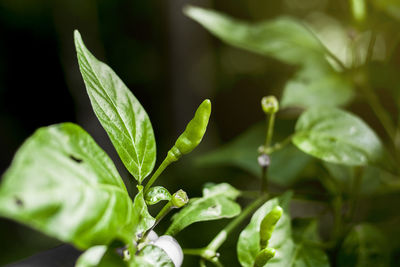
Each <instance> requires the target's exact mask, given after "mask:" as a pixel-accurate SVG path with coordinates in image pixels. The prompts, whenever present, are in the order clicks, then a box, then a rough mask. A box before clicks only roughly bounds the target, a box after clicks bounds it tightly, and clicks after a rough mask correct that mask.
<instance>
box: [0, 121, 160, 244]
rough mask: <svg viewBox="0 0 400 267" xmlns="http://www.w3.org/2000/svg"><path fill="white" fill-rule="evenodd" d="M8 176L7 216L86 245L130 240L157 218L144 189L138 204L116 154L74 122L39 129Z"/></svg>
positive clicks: (2, 200) (1, 194)
mask: <svg viewBox="0 0 400 267" xmlns="http://www.w3.org/2000/svg"><path fill="white" fill-rule="evenodd" d="M3 178H4V180H3V183H2V185H1V187H0V215H1V216H4V217H8V218H11V219H15V220H17V221H19V222H22V223H25V224H28V225H29V226H31V227H33V228H35V229H37V230H40V231H42V232H44V233H46V234H48V235H50V236H53V237H56V238H58V239H60V240H62V241H65V242H71V243H73V244H74V245H75V246H77V247H78V248H80V249H87V248H90V247H92V246H95V245H106V244H108V243H109V242H111V241H112V240H114V239H121V240H123V241H125V243H130V242H131V241H132V238H133V237H134V236H135V235H137V234H138V232H140V231H142V230H143V229H144V228H148V227H150V226H151V225H150V224H152V223H153V222H154V219H153V218H152V217H151V216H150V215H149V214H148V212H147V208H146V205H145V204H144V200H143V193H142V192H140V193H139V194H138V195H137V197H136V198H135V203H134V205H132V200H131V199H130V197H129V195H128V192H127V191H126V188H125V185H124V184H123V182H122V179H121V178H120V176H119V174H118V172H117V170H116V168H115V166H114V164H113V163H112V161H111V160H110V158H109V157H108V156H107V155H106V154H105V152H104V151H103V150H102V149H101V148H100V147H99V146H98V145H97V144H96V143H95V142H94V140H93V139H92V138H91V137H90V135H89V134H87V133H86V132H85V131H84V130H83V129H82V128H80V127H79V126H78V125H75V124H72V123H63V124H58V125H53V126H49V127H44V128H41V129H39V130H37V131H36V132H35V134H34V135H33V136H31V137H30V138H29V139H28V140H27V141H26V142H25V143H24V144H23V146H22V147H21V148H20V149H19V150H18V152H17V154H16V156H15V158H14V160H13V162H12V165H11V167H10V168H9V169H8V170H7V172H6V173H5V175H4V177H3ZM149 225H150V226H149Z"/></svg>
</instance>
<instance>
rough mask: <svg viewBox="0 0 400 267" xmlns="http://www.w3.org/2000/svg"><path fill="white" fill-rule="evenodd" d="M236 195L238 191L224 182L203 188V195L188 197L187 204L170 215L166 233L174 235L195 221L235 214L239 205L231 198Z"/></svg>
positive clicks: (238, 209) (228, 216) (227, 216)
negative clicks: (170, 218) (169, 223)
mask: <svg viewBox="0 0 400 267" xmlns="http://www.w3.org/2000/svg"><path fill="white" fill-rule="evenodd" d="M238 195H239V191H238V190H236V189H235V188H233V187H232V186H231V185H229V184H226V183H222V184H217V185H214V186H211V187H206V188H204V190H203V197H201V198H192V199H190V201H189V204H188V205H186V206H185V207H184V208H183V209H182V210H181V211H180V212H179V213H177V214H175V215H174V216H173V217H172V223H171V225H170V226H169V228H168V230H167V232H166V234H167V235H176V234H177V233H178V232H180V231H181V230H182V229H184V228H185V227H187V226H189V225H191V224H192V223H195V222H201V221H211V220H218V219H222V218H232V217H234V216H237V215H238V214H239V213H240V206H239V205H238V204H237V203H236V202H235V201H233V200H234V199H235V198H236V197H237V196H238Z"/></svg>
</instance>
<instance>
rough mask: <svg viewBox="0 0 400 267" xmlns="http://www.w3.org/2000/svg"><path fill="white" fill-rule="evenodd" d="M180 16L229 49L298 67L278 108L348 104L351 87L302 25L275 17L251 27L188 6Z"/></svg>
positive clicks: (293, 20)
mask: <svg viewBox="0 0 400 267" xmlns="http://www.w3.org/2000/svg"><path fill="white" fill-rule="evenodd" d="M184 12H185V13H186V15H188V16H189V17H190V18H192V19H194V20H195V21H197V22H198V23H200V24H201V25H202V26H203V27H205V28H206V29H207V30H209V31H210V32H211V33H212V34H214V35H215V36H216V37H218V38H220V39H221V40H222V41H224V42H226V43H228V44H230V45H233V46H235V47H239V48H242V49H246V50H248V51H251V52H254V53H258V54H261V55H264V56H269V57H273V58H275V59H278V60H280V61H282V62H285V63H288V64H292V65H299V66H301V68H300V71H299V72H298V73H297V74H296V75H295V77H294V78H293V79H292V80H290V81H289V82H288V83H287V84H286V85H285V89H284V92H283V97H282V101H281V106H282V107H290V106H296V107H301V108H309V107H313V106H316V105H320V106H341V105H345V104H347V103H348V102H349V101H351V100H352V98H353V96H354V93H353V86H352V84H351V83H350V81H349V80H348V79H347V78H346V77H345V75H343V74H342V73H340V72H338V71H336V70H335V69H334V68H333V67H332V65H331V61H332V59H331V58H330V57H329V56H328V55H327V53H326V49H325V48H324V46H323V45H321V42H320V40H318V39H317V38H316V36H315V34H314V33H312V32H311V30H310V29H309V28H308V26H306V24H305V23H304V22H302V21H299V20H297V19H294V18H290V17H279V18H276V19H273V20H268V21H263V22H259V23H252V24H251V23H247V22H244V21H240V20H237V19H234V18H231V17H229V16H226V15H223V14H221V13H218V12H216V11H212V10H207V9H202V8H198V7H192V6H189V7H187V8H185V10H184ZM328 59H330V61H328Z"/></svg>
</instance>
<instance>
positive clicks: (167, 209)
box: [141, 200, 175, 240]
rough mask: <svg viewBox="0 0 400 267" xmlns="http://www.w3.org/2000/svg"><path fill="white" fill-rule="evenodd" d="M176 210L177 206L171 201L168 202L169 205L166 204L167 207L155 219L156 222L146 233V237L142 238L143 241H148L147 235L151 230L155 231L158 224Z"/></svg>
mask: <svg viewBox="0 0 400 267" xmlns="http://www.w3.org/2000/svg"><path fill="white" fill-rule="evenodd" d="M174 208H175V206H174V205H173V204H172V202H171V200H170V201H168V203H167V204H165V206H164V207H163V208H162V209H161V210H160V212H159V213H158V214H157V216H156V218H155V220H156V221H155V222H154V224H153V226H152V227H151V228H150V229H148V230H147V231H146V232H145V233H144V235H143V236H142V238H141V239H142V240H144V239H146V237H147V235H148V234H149V233H150V232H151V230H153V229H154V227H156V226H157V224H158V223H159V222H160V221H161V220H162V219H163V218H164V217H165V215H167V214H168V213H169V212H170V211H171V210H173V209H174Z"/></svg>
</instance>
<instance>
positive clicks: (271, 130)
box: [265, 113, 275, 149]
mask: <svg viewBox="0 0 400 267" xmlns="http://www.w3.org/2000/svg"><path fill="white" fill-rule="evenodd" d="M274 124H275V113H272V114H271V115H269V120H268V123H267V127H268V128H267V136H266V138H265V149H268V147H269V146H270V145H271V140H272V135H273V133H274Z"/></svg>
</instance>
